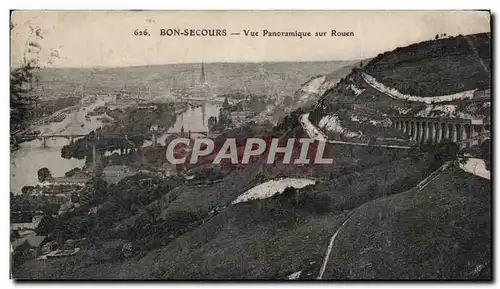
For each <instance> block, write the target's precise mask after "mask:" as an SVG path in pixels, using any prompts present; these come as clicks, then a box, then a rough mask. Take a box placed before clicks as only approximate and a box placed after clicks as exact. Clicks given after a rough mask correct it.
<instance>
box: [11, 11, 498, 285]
mask: <svg viewBox="0 0 500 289" xmlns="http://www.w3.org/2000/svg"><path fill="white" fill-rule="evenodd" d="M490 17H491V15H490V12H489V11H467V10H461V11H390V10H388V11H215V10H214V11H54V10H52V11H36V10H31V11H11V17H10V37H11V39H10V44H11V68H10V148H11V152H10V162H11V164H10V245H11V246H10V252H11V268H10V270H11V272H10V274H11V276H12V278H13V279H15V280H40V279H51V280H52V279H64V280H76V279H88V280H103V279H137V280H144V279H148V280H151V279H156V280H192V279H197V280H200V279H201V280H249V279H252V280H492V268H493V264H492V210H491V208H492V203H491V200H492V196H491V194H492V184H491V180H490V179H491V174H490V171H491V167H492V164H491V148H490V140H491V135H490V134H491V74H492V71H491V69H492V65H491V59H492V55H491V54H492V51H491V44H492V34H491V30H490V21H491V19H490Z"/></svg>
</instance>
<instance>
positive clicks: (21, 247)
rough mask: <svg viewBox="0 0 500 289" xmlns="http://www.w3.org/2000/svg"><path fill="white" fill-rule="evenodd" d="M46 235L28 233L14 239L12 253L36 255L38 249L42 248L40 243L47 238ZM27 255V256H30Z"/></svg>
mask: <svg viewBox="0 0 500 289" xmlns="http://www.w3.org/2000/svg"><path fill="white" fill-rule="evenodd" d="M45 238H46V236H37V235H35V234H28V235H27V236H24V237H22V238H19V239H17V240H14V241H12V243H11V253H13V254H22V255H24V256H27V255H30V256H33V257H34V256H36V254H37V251H39V249H40V248H41V247H40V245H41V244H42V242H43V241H44V240H45ZM30 256H27V257H30Z"/></svg>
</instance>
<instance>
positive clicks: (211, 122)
mask: <svg viewBox="0 0 500 289" xmlns="http://www.w3.org/2000/svg"><path fill="white" fill-rule="evenodd" d="M216 125H217V118H216V117H215V116H211V117H209V118H208V129H209V130H210V131H212V130H213V129H214V128H215V126H216Z"/></svg>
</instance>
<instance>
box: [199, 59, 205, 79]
mask: <svg viewBox="0 0 500 289" xmlns="http://www.w3.org/2000/svg"><path fill="white" fill-rule="evenodd" d="M204 83H205V66H204V65H203V61H202V62H201V76H200V84H204Z"/></svg>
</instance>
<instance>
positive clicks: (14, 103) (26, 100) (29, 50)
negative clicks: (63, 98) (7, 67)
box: [10, 24, 43, 131]
mask: <svg viewBox="0 0 500 289" xmlns="http://www.w3.org/2000/svg"><path fill="white" fill-rule="evenodd" d="M14 27H15V26H14V25H13V24H11V30H12V29H13V28H14ZM29 28H30V35H29V36H28V39H27V40H26V44H25V50H24V53H23V59H22V63H21V66H20V67H18V68H15V69H14V70H12V71H11V73H10V112H11V113H10V123H11V125H10V128H11V131H16V130H18V129H22V128H24V126H25V125H26V124H27V122H28V121H30V120H31V118H32V109H33V105H34V104H35V103H36V101H37V100H38V96H37V95H34V94H33V93H32V92H33V87H34V84H36V83H37V82H38V81H37V78H36V76H35V74H34V72H35V71H36V70H37V69H38V68H39V66H38V58H37V57H36V56H37V55H38V54H39V53H40V51H41V46H40V44H39V43H38V41H39V40H40V39H43V36H42V31H41V29H40V28H37V27H33V26H31V25H29ZM29 54H31V55H35V58H30V57H29V56H28V55H29Z"/></svg>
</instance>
